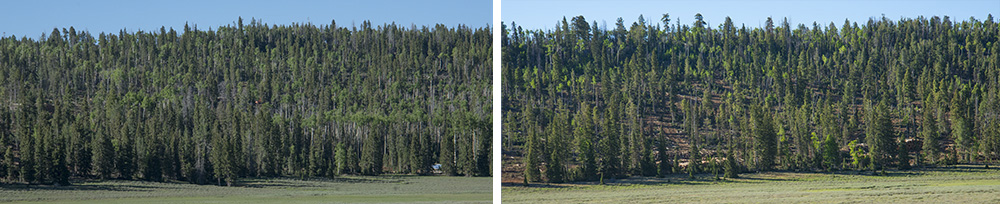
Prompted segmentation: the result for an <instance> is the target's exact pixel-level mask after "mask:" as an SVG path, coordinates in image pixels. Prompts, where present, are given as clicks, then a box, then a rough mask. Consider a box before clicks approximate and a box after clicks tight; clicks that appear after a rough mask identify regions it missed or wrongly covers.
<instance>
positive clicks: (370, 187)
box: [0, 176, 492, 204]
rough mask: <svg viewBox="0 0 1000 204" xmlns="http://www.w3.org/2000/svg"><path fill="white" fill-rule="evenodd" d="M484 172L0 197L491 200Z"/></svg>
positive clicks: (93, 185) (122, 187) (106, 186)
mask: <svg viewBox="0 0 1000 204" xmlns="http://www.w3.org/2000/svg"><path fill="white" fill-rule="evenodd" d="M491 188H492V185H491V182H490V178H488V177H444V176H374V177H372V176H343V177H337V178H335V179H325V178H322V179H309V180H300V179H291V178H270V179H244V180H241V181H240V182H238V183H237V185H236V186H232V187H226V186H215V185H195V184H188V183H180V182H176V183H172V182H144V181H122V180H113V181H93V182H88V181H79V183H74V185H72V186H49V185H31V186H25V185H8V184H4V185H3V186H0V202H29V203H30V202H37V203H244V204H245V203H442V202H444V203H489V202H491V200H492V190H491Z"/></svg>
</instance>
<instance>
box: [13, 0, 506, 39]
mask: <svg viewBox="0 0 1000 204" xmlns="http://www.w3.org/2000/svg"><path fill="white" fill-rule="evenodd" d="M492 6H493V4H492V2H491V1H490V0H420V1H407V0H398V1H389V0H344V1H333V0H326V1H323V0H276V1H263V0H246V1H233V0H227V1H215V0H160V1H145V0H134V1H133V0H102V1H67V0H16V1H3V2H2V3H0V34H2V35H3V36H6V37H10V36H11V35H16V36H17V37H18V38H20V37H22V36H27V37H30V38H35V39H37V38H38V37H39V36H41V35H42V33H46V34H48V33H51V32H52V28H69V27H70V26H73V27H74V28H75V29H76V30H87V31H89V32H90V33H91V34H93V35H97V34H99V33H101V32H107V33H117V32H118V31H120V30H121V29H123V28H127V30H128V31H129V32H133V31H136V30H140V29H141V30H145V31H153V30H156V31H158V30H159V29H160V27H161V26H164V27H167V28H171V27H173V28H174V29H175V30H183V28H184V23H185V22H187V23H189V24H190V25H197V26H198V29H199V30H208V29H209V27H211V28H215V27H219V26H223V25H228V24H233V22H236V20H237V18H239V17H240V16H242V17H243V19H244V23H249V22H250V18H257V19H263V22H264V23H268V24H291V23H305V22H311V23H313V24H316V25H328V24H330V21H331V20H337V25H338V26H351V23H352V22H353V23H356V24H357V25H360V24H361V22H363V21H364V20H370V21H371V22H372V24H373V25H382V24H383V23H391V22H396V24H401V25H406V26H407V27H408V26H409V25H411V24H415V25H417V26H418V27H419V26H422V25H427V26H434V25H436V24H438V23H440V24H444V25H447V26H451V27H453V26H456V25H459V24H464V25H466V26H469V27H474V28H475V27H484V26H487V25H492V19H493V8H492Z"/></svg>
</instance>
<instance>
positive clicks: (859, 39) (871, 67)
mask: <svg viewBox="0 0 1000 204" xmlns="http://www.w3.org/2000/svg"><path fill="white" fill-rule="evenodd" d="M703 17H704V16H701V15H698V16H697V17H695V19H694V20H690V21H685V22H679V21H680V20H676V21H671V20H672V19H670V18H671V17H670V16H669V15H666V14H664V15H663V16H662V17H661V18H660V19H658V20H659V21H658V22H655V23H654V22H647V21H646V20H647V19H645V18H644V17H639V18H638V19H637V21H636V23H633V24H625V21H624V20H622V19H621V18H619V19H618V20H617V22H615V23H614V24H612V25H609V26H607V27H604V26H598V22H591V23H589V25H588V23H587V22H586V19H585V18H584V17H583V16H576V17H573V18H571V19H569V18H567V20H561V21H558V22H557V24H556V26H555V27H554V28H553V29H550V30H526V29H523V28H521V27H518V26H517V24H515V23H513V22H505V23H503V24H501V27H502V31H501V32H502V33H503V35H502V39H501V40H500V41H501V44H502V46H503V47H501V49H502V50H501V53H502V56H501V57H502V66H501V68H500V73H501V76H502V80H501V86H502V87H500V90H502V91H503V92H502V93H501V95H503V96H504V97H503V98H502V99H500V100H501V104H502V105H503V107H502V112H503V113H504V114H503V117H505V118H503V119H502V121H504V123H503V129H504V131H505V132H504V133H505V135H504V137H503V138H504V140H505V142H504V143H503V150H502V151H501V152H503V153H504V154H505V155H504V156H505V158H507V157H513V158H518V157H519V156H520V157H522V158H521V161H523V162H524V163H525V164H527V167H526V168H524V170H526V171H528V172H524V175H527V176H529V178H528V180H529V181H537V180H538V178H539V177H538V176H540V175H539V174H541V171H543V170H544V169H545V168H544V167H543V165H551V164H549V163H547V162H548V160H551V159H553V158H552V156H551V155H548V153H550V152H553V151H554V150H557V151H558V150H559V149H567V150H568V151H569V152H570V154H566V155H561V156H565V158H559V159H560V160H561V162H565V163H564V164H562V165H563V166H570V167H573V166H577V167H580V166H586V164H585V163H589V160H590V159H589V158H587V157H589V156H590V155H589V154H588V153H587V152H586V149H587V148H586V144H583V145H581V143H580V142H579V141H577V142H559V143H553V142H551V141H548V140H549V139H551V138H553V136H552V135H551V134H550V133H551V132H552V130H553V126H557V125H559V124H558V123H559V120H554V119H553V117H554V116H555V115H558V114H560V113H559V112H560V111H562V110H560V109H568V110H565V111H564V112H570V113H577V114H575V115H576V116H575V117H574V118H573V119H571V120H572V121H574V123H575V122H576V121H579V120H581V119H580V118H579V117H581V116H582V113H581V109H590V111H583V112H593V113H601V114H594V115H592V117H593V120H594V125H595V126H594V128H593V130H594V138H593V139H592V141H594V143H595V144H596V145H595V146H594V148H595V151H594V158H595V160H596V164H597V172H596V173H595V174H596V175H595V176H596V177H597V178H600V176H603V177H604V178H607V179H612V178H622V177H627V176H649V175H653V174H654V173H655V174H657V175H663V174H664V172H666V171H664V169H666V168H665V165H667V164H673V163H675V162H673V161H676V160H677V159H679V160H681V161H683V160H688V161H693V162H690V163H688V166H687V168H688V170H687V171H688V172H689V173H691V174H694V173H697V172H706V170H707V171H711V172H713V173H714V172H715V170H718V169H720V168H721V169H723V170H724V171H725V169H726V168H728V167H727V166H728V165H730V164H728V162H727V161H736V162H737V163H736V164H735V165H736V166H738V167H739V170H740V172H742V171H745V170H792V171H817V170H843V169H858V170H861V169H870V168H878V169H886V168H906V165H904V164H906V163H908V162H907V161H908V160H910V159H908V158H906V157H908V156H909V155H908V154H907V153H909V154H913V155H922V154H929V155H933V156H922V157H920V158H918V159H917V161H918V163H919V161H920V160H921V159H924V158H934V159H938V158H937V157H938V156H937V155H938V154H939V153H940V150H950V151H948V154H947V155H948V156H947V157H950V158H952V157H953V158H956V159H957V160H959V161H962V162H992V161H995V160H996V159H998V158H1000V153H998V152H1000V142H997V141H1000V140H998V139H996V137H1000V136H994V135H997V134H992V133H994V132H1000V130H997V129H1000V128H996V127H998V126H1000V125H997V122H995V121H994V120H992V118H996V115H997V114H1000V97H998V96H1000V89H998V87H1000V82H998V81H1000V71H998V69H995V67H997V65H998V61H1000V59H998V57H997V56H998V55H996V54H995V53H997V52H996V51H997V50H1000V43H998V40H1000V38H998V37H997V34H998V31H997V30H1000V29H998V27H1000V26H998V24H997V23H996V22H995V20H994V19H993V18H992V16H989V17H988V18H987V19H986V20H985V21H984V20H977V19H972V18H970V19H967V20H959V21H955V20H952V19H949V18H948V17H937V16H933V17H917V18H912V19H899V20H892V19H888V18H884V17H883V18H872V19H867V21H861V22H852V21H844V22H843V24H840V22H838V23H829V24H819V23H813V24H812V25H805V24H802V25H798V26H796V27H793V26H794V25H789V23H788V22H787V20H786V21H784V22H780V19H778V20H779V22H775V21H774V20H775V19H771V18H768V19H766V21H764V22H765V23H763V24H764V25H762V26H761V27H760V28H753V27H738V26H736V25H733V24H732V21H731V19H728V18H727V20H726V21H725V22H723V23H722V24H720V25H709V22H706V21H704V19H703ZM661 22H662V23H664V24H667V23H670V22H674V23H675V24H673V25H664V24H660V25H657V24H659V23H661ZM685 24H686V25H685ZM890 48H891V49H890ZM557 110H559V111H557ZM921 112H923V114H921ZM921 115H925V116H923V117H921ZM577 127H578V126H577ZM932 127H933V128H932ZM930 129H933V130H930ZM564 130H565V129H564ZM571 131H572V132H573V133H572V134H574V138H576V139H577V140H579V138H580V136H579V135H576V131H575V130H565V131H560V132H559V134H561V135H569V134H571V133H570V132H571ZM661 136H662V137H665V138H662V139H661V138H659V137H661ZM928 136H932V137H928ZM939 136H940V137H939ZM564 139H565V138H564ZM662 141H670V143H668V144H662V143H663V142H662ZM852 141H853V143H851V142H852ZM920 142H924V145H925V146H927V147H933V148H931V149H928V148H925V149H924V150H923V152H917V151H916V149H917V148H916V147H917V146H920V145H919V144H920ZM849 143H850V144H849ZM662 145H667V147H662ZM845 145H846V147H845ZM907 145H909V146H907ZM928 145H930V146H928ZM901 148H911V149H906V150H903V149H901ZM932 149H933V150H932ZM931 150H932V151H931ZM904 151H905V152H906V153H904ZM927 151H931V152H927ZM663 155H668V156H673V157H675V158H672V159H669V160H668V159H664V158H663V157H667V156H663ZM956 155H957V156H956ZM525 157H526V158H525ZM723 157H732V158H733V159H722V158H723ZM941 158H944V156H941ZM665 160H666V161H671V162H669V163H665V162H664V161H665ZM657 161H659V162H660V165H657V164H656V163H655V162H657ZM698 161H701V162H705V164H712V163H715V164H716V165H714V166H715V167H716V169H715V170H712V169H711V167H713V165H708V166H705V165H702V167H700V168H704V169H700V170H699V166H698ZM514 163H515V166H516V163H517V161H515V162H514ZM894 164H898V165H894ZM680 166H681V165H678V167H680ZM514 169H518V168H514ZM651 169H652V171H651ZM655 169H660V170H658V171H657V170H655ZM734 169H735V168H734ZM514 171H519V169H518V170H514ZM681 171H683V170H681ZM675 172H677V171H675ZM577 174H584V175H577ZM585 174H586V173H583V169H582V168H581V169H579V170H577V171H574V175H573V176H575V177H578V178H580V177H582V178H593V177H590V176H591V175H585Z"/></svg>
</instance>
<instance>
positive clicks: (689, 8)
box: [500, 0, 1000, 30]
mask: <svg viewBox="0 0 1000 204" xmlns="http://www.w3.org/2000/svg"><path fill="white" fill-rule="evenodd" d="M500 7H501V13H500V19H501V20H502V21H503V22H504V23H505V24H507V25H508V26H509V25H510V24H511V22H512V21H513V22H515V23H517V25H518V26H521V27H522V28H524V29H544V30H550V29H554V28H555V25H556V22H558V21H561V20H562V18H563V16H565V17H566V18H567V20H569V19H571V18H572V17H573V16H577V15H583V16H584V17H586V19H587V21H588V22H594V21H597V24H598V26H602V24H604V23H606V25H607V28H614V26H615V20H616V19H618V17H621V18H622V19H623V20H624V21H625V23H626V26H628V25H631V24H632V22H635V21H636V19H638V18H639V14H642V15H643V17H644V18H645V19H646V21H647V22H651V23H654V25H655V24H656V23H659V22H660V17H661V16H662V15H663V13H670V17H671V19H673V20H671V22H670V24H672V25H674V24H676V22H677V17H680V18H681V19H680V21H681V23H682V24H685V25H691V24H692V22H694V15H695V14H696V13H699V12H700V13H701V14H702V15H703V16H704V19H705V21H707V22H708V25H709V26H711V27H713V28H716V27H718V26H719V24H722V22H724V21H725V18H726V16H729V17H730V18H732V20H733V23H734V24H735V25H736V26H737V27H739V26H740V25H746V26H747V27H761V26H763V25H764V22H765V21H766V20H767V17H768V16H771V17H773V18H774V23H775V25H780V22H781V19H783V18H784V17H788V22H789V24H790V25H791V26H792V27H793V28H794V27H796V26H797V25H798V24H800V23H801V24H805V25H806V26H807V27H812V23H813V22H817V23H819V24H820V25H821V26H823V27H825V26H826V25H829V24H830V22H833V23H834V24H836V25H837V27H840V26H842V25H843V24H844V19H850V20H851V22H856V21H860V22H862V23H863V22H867V21H868V18H869V17H876V18H881V16H882V14H885V16H886V17H887V18H889V19H893V20H899V19H900V18H901V17H907V18H916V17H918V16H921V15H922V16H925V17H930V16H935V15H937V16H944V15H947V16H950V17H951V19H952V20H953V21H961V20H968V19H969V17H975V18H976V19H979V20H980V21H982V20H985V19H986V16H987V14H992V15H993V19H994V21H998V20H1000V16H998V15H1000V0H945V1H929V0H911V1H899V0H893V1H890V0H871V1H858V0H845V1H828V0H822V1H792V0H767V1H733V0H724V1H720V0H716V1H712V0H704V1H650V0H619V1H597V0H546V1H533V0H504V1H502V2H501V6H500Z"/></svg>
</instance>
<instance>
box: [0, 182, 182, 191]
mask: <svg viewBox="0 0 1000 204" xmlns="http://www.w3.org/2000/svg"><path fill="white" fill-rule="evenodd" d="M0 189H3V190H10V191H31V190H70V191H121V192H147V191H153V190H155V189H171V188H170V187H156V186H141V185H127V184H85V185H69V186H58V185H39V184H30V185H29V184H2V185H0Z"/></svg>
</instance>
